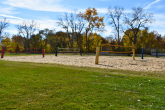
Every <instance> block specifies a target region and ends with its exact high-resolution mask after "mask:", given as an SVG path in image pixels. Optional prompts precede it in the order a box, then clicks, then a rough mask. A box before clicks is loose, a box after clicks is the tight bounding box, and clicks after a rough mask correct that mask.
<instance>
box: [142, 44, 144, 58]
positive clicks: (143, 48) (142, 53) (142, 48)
mask: <svg viewBox="0 0 165 110" xmlns="http://www.w3.org/2000/svg"><path fill="white" fill-rule="evenodd" d="M143 53H144V48H143V47H142V59H143Z"/></svg>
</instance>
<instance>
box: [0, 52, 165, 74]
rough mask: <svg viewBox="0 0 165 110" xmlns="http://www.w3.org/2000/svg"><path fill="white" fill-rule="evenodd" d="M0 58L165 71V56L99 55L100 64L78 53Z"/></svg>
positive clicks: (91, 57)
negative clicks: (142, 57)
mask: <svg viewBox="0 0 165 110" xmlns="http://www.w3.org/2000/svg"><path fill="white" fill-rule="evenodd" d="M0 60H9V61H21V62H37V63H56V64H64V65H74V66H84V67H96V68H108V69H122V70H133V71H165V58H153V57H145V58H144V59H141V58H140V57H136V58H135V60H132V57H115V56H99V64H95V56H77V55H72V56H71V55H63V56H57V57H56V56H54V55H45V57H44V58H43V57H42V56H10V57H9V56H4V58H3V59H2V58H1V59H0Z"/></svg>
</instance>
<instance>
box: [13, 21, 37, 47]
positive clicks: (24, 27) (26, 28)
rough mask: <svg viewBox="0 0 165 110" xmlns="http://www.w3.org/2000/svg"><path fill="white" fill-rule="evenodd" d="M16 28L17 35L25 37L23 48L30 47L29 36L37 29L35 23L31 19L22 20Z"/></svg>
mask: <svg viewBox="0 0 165 110" xmlns="http://www.w3.org/2000/svg"><path fill="white" fill-rule="evenodd" d="M16 27H17V29H18V33H19V35H21V36H23V37H24V38H25V48H30V37H31V36H32V35H33V34H34V32H35V31H36V30H38V27H37V23H36V22H35V21H34V20H32V21H31V22H30V21H23V22H22V23H21V24H20V25H17V26H16Z"/></svg>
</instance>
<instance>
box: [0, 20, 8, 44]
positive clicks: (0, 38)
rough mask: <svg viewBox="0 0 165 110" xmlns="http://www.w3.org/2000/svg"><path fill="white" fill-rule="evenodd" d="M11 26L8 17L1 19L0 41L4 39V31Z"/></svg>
mask: <svg viewBox="0 0 165 110" xmlns="http://www.w3.org/2000/svg"><path fill="white" fill-rule="evenodd" d="M8 26H9V21H7V19H6V18H2V19H1V20H0V41H1V40H2V38H3V37H2V34H3V32H4V30H5V29H6V28H7V27H8Z"/></svg>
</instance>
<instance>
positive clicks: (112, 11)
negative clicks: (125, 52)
mask: <svg viewBox="0 0 165 110" xmlns="http://www.w3.org/2000/svg"><path fill="white" fill-rule="evenodd" d="M123 11H124V8H123V7H118V6H115V7H114V8H111V7H109V8H108V19H110V21H109V24H110V25H112V26H113V27H114V30H115V31H116V33H117V37H118V44H119V43H120V31H121V28H120V27H122V25H121V24H122V23H120V20H121V17H122V15H123Z"/></svg>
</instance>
